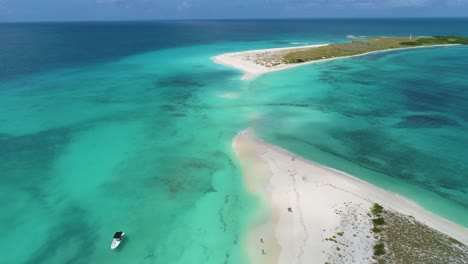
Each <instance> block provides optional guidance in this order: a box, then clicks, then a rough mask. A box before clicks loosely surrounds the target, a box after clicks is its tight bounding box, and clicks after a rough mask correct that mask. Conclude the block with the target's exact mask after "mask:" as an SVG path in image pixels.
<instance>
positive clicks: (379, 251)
mask: <svg viewBox="0 0 468 264" xmlns="http://www.w3.org/2000/svg"><path fill="white" fill-rule="evenodd" d="M383 254H385V245H384V244H383V243H379V244H377V245H375V246H374V256H382V255H383Z"/></svg>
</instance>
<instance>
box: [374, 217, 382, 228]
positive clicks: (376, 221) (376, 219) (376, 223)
mask: <svg viewBox="0 0 468 264" xmlns="http://www.w3.org/2000/svg"><path fill="white" fill-rule="evenodd" d="M372 223H373V224H374V226H378V225H383V224H385V220H384V219H383V217H379V218H375V219H372Z"/></svg>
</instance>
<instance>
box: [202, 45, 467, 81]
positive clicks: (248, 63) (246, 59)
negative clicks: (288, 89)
mask: <svg viewBox="0 0 468 264" xmlns="http://www.w3.org/2000/svg"><path fill="white" fill-rule="evenodd" d="M327 45H330V44H317V45H308V46H300V47H290V48H289V47H288V48H272V49H260V50H248V51H241V52H232V53H224V54H220V55H217V56H214V57H211V60H212V61H213V62H215V63H217V64H220V65H224V66H227V67H232V68H235V69H238V70H240V71H242V72H243V73H244V75H243V76H242V78H241V79H242V80H250V79H253V78H255V77H258V76H260V75H262V74H265V73H269V72H274V71H281V70H285V69H289V68H294V67H298V66H302V65H308V64H312V63H318V62H325V61H332V60H336V59H343V58H351V57H358V56H364V55H368V54H373V53H378V52H387V51H392V50H407V49H417V48H432V47H434V48H435V47H445V46H454V45H459V44H442V45H431V46H415V47H405V48H394V49H385V50H377V51H371V52H366V53H362V54H357V55H351V56H342V57H334V58H328V59H321V60H314V61H307V62H303V63H287V64H286V63H279V62H277V63H278V64H275V65H271V66H265V65H268V64H269V63H270V62H267V61H265V60H262V58H261V57H259V56H265V55H266V56H275V57H281V56H282V55H284V54H286V53H288V52H290V51H294V50H303V49H309V48H318V47H322V46H327ZM254 60H255V61H256V62H257V63H256V62H254ZM259 63H260V64H259ZM261 64H263V65H261Z"/></svg>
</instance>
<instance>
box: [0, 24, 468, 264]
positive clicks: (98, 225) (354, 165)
mask: <svg viewBox="0 0 468 264" xmlns="http://www.w3.org/2000/svg"><path fill="white" fill-rule="evenodd" d="M406 22H407V21H405V20H402V21H400V20H396V21H387V20H377V21H368V20H297V21H289V20H286V21H240V22H235V21H211V22H207V21H195V22H187V21H186V22H164V23H163V22H161V23H156V22H153V23H130V22H129V23H123V22H122V23H97V24H92V23H91V24H89V23H83V24H46V25H43V24H30V25H29V24H27V25H0V30H1V31H2V34H0V36H1V37H2V38H3V39H2V44H0V56H2V60H0V106H1V111H0V195H1V197H0V198H1V200H2V201H3V202H2V211H1V213H0V223H1V224H2V226H3V227H4V230H3V232H2V236H1V238H0V248H1V249H2V252H3V256H2V257H3V258H2V261H5V263H247V262H248V260H247V257H246V255H245V248H244V245H243V244H242V241H243V238H244V236H245V234H246V232H247V230H248V228H249V224H250V222H251V221H252V219H253V218H254V216H255V213H256V211H258V209H259V206H260V205H259V202H258V200H257V199H256V198H255V197H254V196H253V195H252V194H250V193H247V192H246V191H245V189H244V188H243V182H242V176H241V170H240V168H239V165H238V162H237V160H236V157H235V155H234V153H233V150H232V148H231V140H232V138H233V137H234V136H235V135H236V134H237V133H238V132H239V131H241V130H243V129H245V128H247V127H253V128H255V131H256V133H257V135H258V136H259V137H260V138H262V139H264V140H266V141H268V142H270V143H273V144H276V145H279V146H281V147H284V148H286V149H288V150H290V151H293V152H295V153H297V154H300V155H302V156H304V157H306V158H310V159H312V160H314V161H317V162H320V163H323V164H325V165H327V166H330V167H333V168H337V169H340V170H343V171H346V172H349V173H351V174H353V175H355V176H357V177H359V178H361V179H364V180H366V181H369V182H372V183H374V184H376V185H378V186H381V187H383V188H387V189H389V190H391V191H395V192H397V193H400V194H403V195H405V196H407V197H409V198H411V199H414V200H415V201H417V202H418V203H420V204H422V205H423V206H424V207H426V208H428V209H430V210H431V211H433V212H435V213H437V214H440V215H442V216H444V217H446V218H448V219H450V220H452V221H455V222H457V223H459V224H461V225H463V226H468V223H467V222H466V219H464V218H463V216H465V215H467V213H468V197H467V191H468V190H467V189H468V187H467V183H466V180H467V175H468V165H467V164H465V162H464V157H465V155H466V147H467V145H468V138H467V136H466V133H465V132H466V128H467V120H468V116H467V113H468V109H467V106H466V105H465V104H464V103H463V102H466V99H467V97H468V89H467V86H466V81H467V79H466V71H465V69H466V68H467V66H468V65H467V62H468V49H467V48H466V47H450V48H432V49H420V50H407V51H394V52H385V53H376V54H373V55H368V56H363V57H355V58H348V59H340V60H335V61H331V62H327V63H317V64H312V65H307V66H301V67H298V68H294V69H289V70H285V71H282V72H275V73H270V74H266V75H263V76H260V77H258V78H256V79H253V80H250V81H241V80H240V77H241V75H242V74H241V73H240V72H239V71H237V70H234V69H230V68H227V67H224V66H221V65H216V64H214V63H213V62H212V61H211V60H210V57H211V56H214V55H217V54H220V53H224V52H230V51H241V50H247V49H257V48H268V47H281V46H294V45H298V44H297V43H299V44H315V43H329V42H340V41H346V39H345V36H346V35H347V34H356V35H392V34H393V35H403V34H406V31H407V30H408V28H407V26H406V25H407V23H406ZM467 22H468V20H461V22H460V20H450V19H448V20H433V21H432V20H417V21H416V22H415V21H412V24H411V27H413V28H411V30H412V32H413V33H415V32H421V34H427V35H429V34H441V33H440V32H444V31H449V33H453V34H466V33H468V32H465V31H466V28H468V27H465V26H463V25H466V24H467ZM428 23H429V24H431V23H432V24H431V25H432V27H427V26H426V25H427V24H428ZM390 24H391V25H392V26H393V27H389V25H390ZM253 26H255V27H253ZM428 28H430V30H432V31H430V30H429V29H428ZM72 29H73V30H72ZM168 30H169V31H168ZM12 32H13V33H14V34H13V33H12ZM83 32H85V33H86V34H84V33H83ZM116 32H120V34H116ZM122 32H123V33H122ZM161 32H166V33H167V32H170V33H171V34H169V35H167V34H166V35H163V34H161ZM38 33H40V34H38ZM83 34H84V35H83ZM89 35H92V36H93V37H94V39H93V40H90V39H89ZM6 36H9V38H8V39H6ZM18 36H23V37H22V38H20V37H18ZM161 36H165V37H161ZM100 38H101V39H100ZM107 39H110V40H112V42H109V41H108V40H107ZM106 41H107V42H106ZM31 47H34V49H31ZM120 229H122V230H124V231H125V232H126V233H127V236H126V238H125V241H124V243H122V245H121V247H119V248H118V250H116V251H111V250H110V248H109V247H110V242H111V238H112V234H113V232H115V231H117V230H120Z"/></svg>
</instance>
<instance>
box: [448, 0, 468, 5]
mask: <svg viewBox="0 0 468 264" xmlns="http://www.w3.org/2000/svg"><path fill="white" fill-rule="evenodd" d="M446 2H447V5H448V6H468V0H447V1H446Z"/></svg>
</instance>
